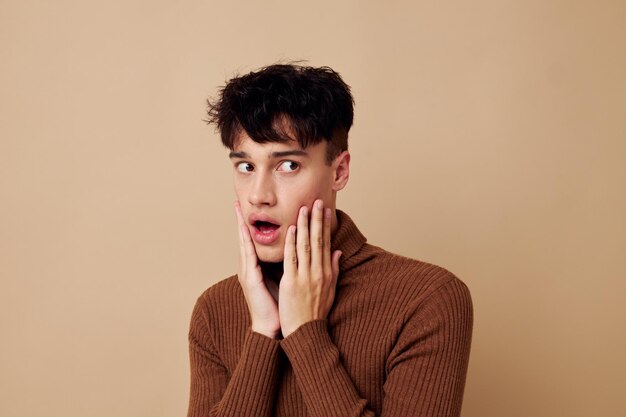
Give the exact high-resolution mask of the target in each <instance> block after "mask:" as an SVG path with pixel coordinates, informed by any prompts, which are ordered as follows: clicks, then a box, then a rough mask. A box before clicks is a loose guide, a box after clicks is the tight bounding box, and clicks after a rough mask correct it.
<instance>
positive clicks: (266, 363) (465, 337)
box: [188, 65, 473, 417]
mask: <svg viewBox="0 0 626 417" xmlns="http://www.w3.org/2000/svg"><path fill="white" fill-rule="evenodd" d="M352 120H353V99H352V95H351V94H350V88H349V87H348V85H346V84H345V83H344V82H343V80H342V79H341V77H340V76H339V74H338V73H336V72H335V71H333V70H332V69H330V68H328V67H322V68H312V67H304V66H298V65H271V66H268V67H265V68H262V69H260V70H258V71H256V72H252V73H249V74H247V75H244V76H240V77H236V78H233V79H231V80H230V81H229V82H228V83H227V85H226V86H225V87H224V88H223V89H222V90H221V94H220V96H219V98H218V100H217V101H215V102H211V101H209V120H208V121H209V122H210V123H214V124H216V125H217V127H218V129H219V131H220V133H221V139H222V142H223V144H224V145H225V146H226V147H227V148H229V149H230V151H231V152H230V159H231V160H232V164H233V170H234V183H235V191H236V195H237V201H236V202H235V207H234V211H235V214H236V218H237V221H238V226H239V227H238V239H239V251H240V253H239V269H238V273H237V274H236V275H233V276H231V277H229V278H227V279H225V280H222V281H220V282H218V283H217V284H215V285H213V286H212V287H210V288H208V289H207V290H206V291H204V292H203V293H202V295H200V297H199V298H198V299H197V301H196V304H195V308H194V310H193V313H192V317H191V323H190V329H189V344H190V345H189V352H190V363H191V392H190V401H189V409H188V417H198V416H246V417H248V416H250V417H252V416H254V417H269V416H293V417H297V416H303V417H304V416H314V417H330V416H333V417H334V416H346V417H348V416H351V417H356V416H389V417H390V416H458V415H459V414H460V410H461V403H462V398H463V390H464V385H465V377H466V372H467V365H468V359H469V351H470V343H471V332H472V320H473V315H472V303H471V298H470V294H469V291H468V289H467V287H466V286H465V285H464V284H463V283H462V282H461V281H460V280H459V279H458V278H457V277H456V276H454V275H453V274H452V273H451V272H449V271H447V270H446V269H444V268H441V267H439V266H436V265H433V264H429V263H426V262H422V261H418V260H413V259H409V258H406V257H403V256H400V255H396V254H393V253H390V252H387V251H385V250H383V249H382V248H380V247H378V246H374V245H371V244H369V243H367V242H366V239H365V237H364V236H363V234H362V233H361V232H360V231H359V229H358V228H357V226H356V225H355V223H354V222H353V221H352V219H351V218H350V217H349V216H348V214H346V213H345V212H343V211H341V210H339V209H337V208H336V207H335V204H336V195H337V192H338V191H340V190H342V189H343V188H344V187H345V186H346V184H347V182H348V178H349V173H350V169H349V166H350V154H349V152H348V143H347V139H348V131H349V130H350V127H351V126H352Z"/></svg>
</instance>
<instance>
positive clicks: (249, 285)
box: [235, 201, 281, 339]
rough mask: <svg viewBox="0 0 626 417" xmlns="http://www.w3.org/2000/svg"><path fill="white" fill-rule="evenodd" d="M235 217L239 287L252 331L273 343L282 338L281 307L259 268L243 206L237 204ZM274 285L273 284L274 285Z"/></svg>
mask: <svg viewBox="0 0 626 417" xmlns="http://www.w3.org/2000/svg"><path fill="white" fill-rule="evenodd" d="M235 214H236V215H237V223H238V224H239V272H238V273H237V277H238V278H239V284H240V285H241V288H242V290H243V295H244V297H245V298H246V303H247V304H248V310H250V318H251V320H252V330H253V331H254V332H257V333H261V334H263V335H265V336H267V337H271V338H272V339H276V338H277V337H278V335H279V334H280V328H281V327H280V319H279V315H278V303H277V302H276V300H274V297H272V294H270V291H269V289H268V288H267V285H266V284H265V280H264V279H263V272H262V271H261V266H260V265H259V262H258V258H257V255H256V250H255V249H254V243H253V242H252V236H250V230H249V229H248V226H247V225H246V222H245V220H244V219H243V214H242V212H241V206H240V204H239V202H238V201H236V202H235ZM272 283H273V282H272Z"/></svg>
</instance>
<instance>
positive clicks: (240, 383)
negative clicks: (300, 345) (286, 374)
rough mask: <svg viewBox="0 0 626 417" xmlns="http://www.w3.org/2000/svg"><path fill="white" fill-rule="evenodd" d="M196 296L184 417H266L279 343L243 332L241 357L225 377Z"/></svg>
mask: <svg viewBox="0 0 626 417" xmlns="http://www.w3.org/2000/svg"><path fill="white" fill-rule="evenodd" d="M207 321H208V313H207V307H206V303H205V301H204V300H203V299H202V297H200V298H199V299H198V301H197V302H196V305H195V307H194V310H193V313H192V316H191V323H190V327H189V359H190V371H191V387H190V393H189V408H188V411H187V416H188V417H200V416H202V417H205V416H211V417H219V416H242V417H243V416H245V417H248V416H260V417H270V415H271V413H272V407H273V404H274V399H275V395H276V380H277V378H278V350H279V347H280V341H278V340H276V339H272V338H269V337H267V336H265V335H262V334H260V333H256V332H254V331H252V329H251V327H248V328H247V330H246V335H245V339H244V344H243V348H242V352H241V356H240V359H239V362H238V363H237V366H236V367H235V369H234V370H233V372H232V375H230V374H229V371H228V369H227V368H226V366H225V364H224V363H223V361H222V360H221V359H220V357H219V354H218V352H217V351H216V349H215V345H214V344H213V341H212V335H211V334H210V331H209V326H207Z"/></svg>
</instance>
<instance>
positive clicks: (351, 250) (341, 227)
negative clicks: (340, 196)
mask: <svg viewBox="0 0 626 417" xmlns="http://www.w3.org/2000/svg"><path fill="white" fill-rule="evenodd" d="M335 212H336V213H337V226H338V227H337V230H336V231H335V233H334V234H333V235H332V237H331V245H330V246H331V253H333V252H334V251H335V250H337V249H339V250H340V251H341V253H342V255H341V258H339V272H343V271H346V270H348V269H350V268H352V267H353V266H355V265H356V264H358V263H359V262H360V261H361V259H359V258H360V257H358V256H354V255H356V254H357V252H359V250H360V249H361V247H363V245H364V244H365V242H366V241H367V239H366V238H365V236H363V233H361V231H360V230H359V229H358V228H357V227H356V224H354V222H353V221H352V219H351V218H350V216H348V215H347V214H346V213H345V212H343V211H341V210H339V209H336V210H335Z"/></svg>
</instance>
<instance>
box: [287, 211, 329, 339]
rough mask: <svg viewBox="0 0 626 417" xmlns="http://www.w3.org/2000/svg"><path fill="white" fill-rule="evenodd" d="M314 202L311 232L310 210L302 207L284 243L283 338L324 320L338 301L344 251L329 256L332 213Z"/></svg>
mask: <svg viewBox="0 0 626 417" xmlns="http://www.w3.org/2000/svg"><path fill="white" fill-rule="evenodd" d="M323 205H324V203H323V201H322V200H319V199H318V200H315V202H314V203H313V209H312V210H313V212H312V214H311V224H310V229H309V216H308V207H306V206H304V207H300V211H299V212H298V220H297V227H296V226H293V225H291V226H289V229H288V230H287V238H286V239H285V253H284V256H285V257H284V260H283V276H282V278H281V280H280V287H279V294H278V314H279V317H280V326H281V330H282V334H283V337H287V336H289V335H290V334H291V333H293V332H294V331H295V330H296V329H297V328H298V327H300V326H301V325H303V324H304V323H307V322H309V321H312V320H317V319H323V318H326V317H327V316H328V313H329V311H330V309H331V307H332V305H333V301H334V299H335V288H336V285H337V278H338V276H339V257H340V256H341V251H339V250H336V251H335V252H334V253H333V254H332V260H331V255H330V224H331V209H330V208H326V209H325V210H324V207H323ZM296 230H297V233H296Z"/></svg>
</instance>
